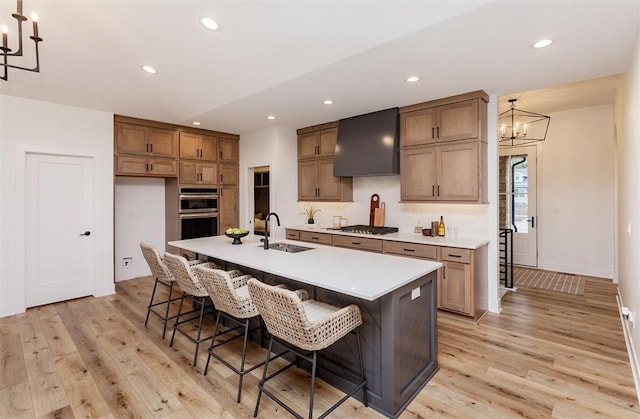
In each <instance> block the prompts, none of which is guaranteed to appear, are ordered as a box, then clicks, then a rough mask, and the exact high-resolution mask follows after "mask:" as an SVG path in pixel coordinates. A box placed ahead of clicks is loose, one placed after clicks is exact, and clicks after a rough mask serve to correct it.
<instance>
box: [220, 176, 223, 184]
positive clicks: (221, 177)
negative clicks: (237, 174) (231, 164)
mask: <svg viewBox="0 0 640 419" xmlns="http://www.w3.org/2000/svg"><path fill="white" fill-rule="evenodd" d="M222 179H224V175H223V174H220V183H222Z"/></svg>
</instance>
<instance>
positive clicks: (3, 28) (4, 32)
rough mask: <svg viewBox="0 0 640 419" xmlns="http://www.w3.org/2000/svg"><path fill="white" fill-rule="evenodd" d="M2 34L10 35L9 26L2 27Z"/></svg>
mask: <svg viewBox="0 0 640 419" xmlns="http://www.w3.org/2000/svg"><path fill="white" fill-rule="evenodd" d="M2 33H3V34H7V33H9V28H8V27H7V25H2Z"/></svg>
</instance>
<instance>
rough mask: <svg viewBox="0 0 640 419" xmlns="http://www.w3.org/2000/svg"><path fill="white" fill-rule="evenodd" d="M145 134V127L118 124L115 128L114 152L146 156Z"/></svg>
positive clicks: (146, 132)
mask: <svg viewBox="0 0 640 419" xmlns="http://www.w3.org/2000/svg"><path fill="white" fill-rule="evenodd" d="M147 134H148V128H147V127H142V126H139V125H131V124H121V123H118V124H117V128H116V152H117V153H118V154H139V155H146V154H148V151H149V147H148V146H147Z"/></svg>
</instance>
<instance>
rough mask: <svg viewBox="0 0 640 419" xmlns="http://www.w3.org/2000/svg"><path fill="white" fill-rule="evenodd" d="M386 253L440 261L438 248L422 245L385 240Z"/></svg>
mask: <svg viewBox="0 0 640 419" xmlns="http://www.w3.org/2000/svg"><path fill="white" fill-rule="evenodd" d="M382 248H383V250H384V253H393V254H395V255H400V256H410V257H416V258H421V259H429V260H438V246H432V245H430V244H420V243H407V242H396V241H391V240H388V241H387V240H385V241H384V243H383V246H382Z"/></svg>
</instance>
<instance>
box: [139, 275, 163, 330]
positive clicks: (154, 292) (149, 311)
mask: <svg viewBox="0 0 640 419" xmlns="http://www.w3.org/2000/svg"><path fill="white" fill-rule="evenodd" d="M158 282H159V281H158V278H156V282H155V283H154V284H153V291H152V292H151V300H150V301H149V305H148V306H147V318H146V319H144V327H147V323H148V322H149V315H150V314H151V307H153V298H154V297H155V295H156V288H157V287H158ZM162 338H163V339H164V336H163V337H162Z"/></svg>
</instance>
